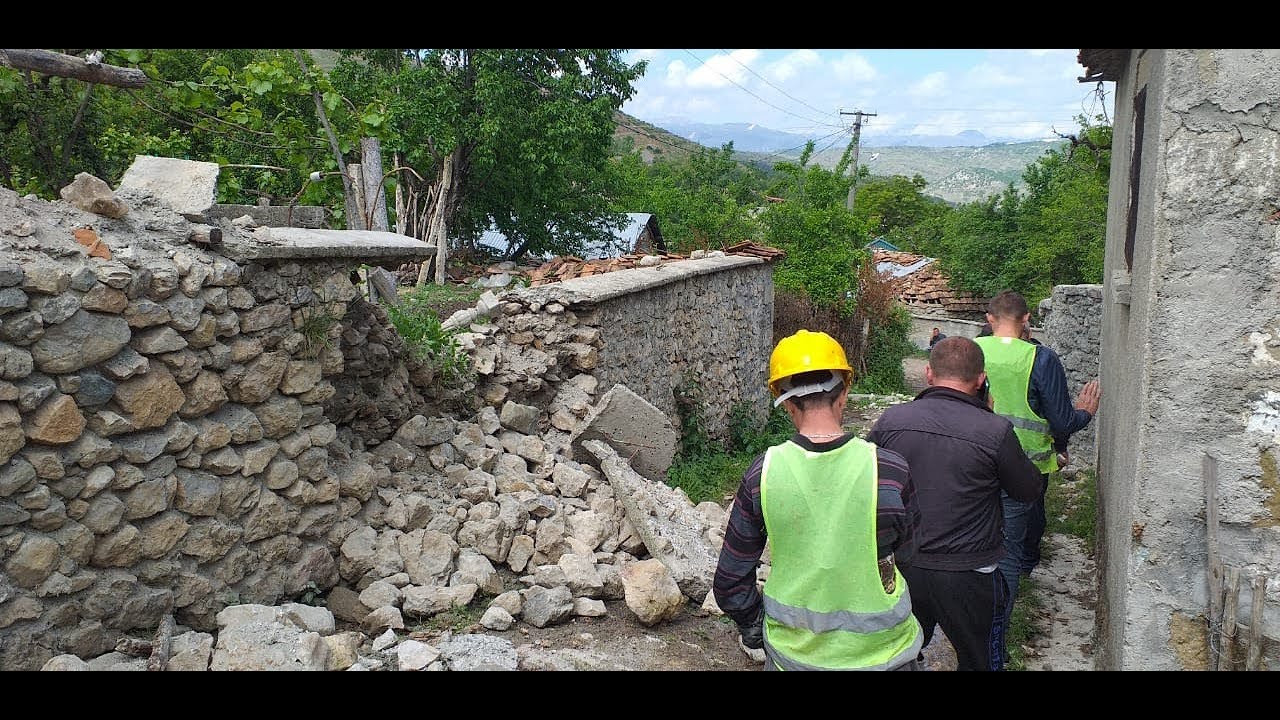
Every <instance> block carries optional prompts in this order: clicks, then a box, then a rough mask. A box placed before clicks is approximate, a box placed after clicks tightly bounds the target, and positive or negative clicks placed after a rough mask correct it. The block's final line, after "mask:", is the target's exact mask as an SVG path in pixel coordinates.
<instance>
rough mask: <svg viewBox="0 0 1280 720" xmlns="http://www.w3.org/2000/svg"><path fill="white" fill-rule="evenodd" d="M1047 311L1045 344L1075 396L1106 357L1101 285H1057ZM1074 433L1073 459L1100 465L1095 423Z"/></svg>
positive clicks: (1073, 396) (1072, 395)
mask: <svg viewBox="0 0 1280 720" xmlns="http://www.w3.org/2000/svg"><path fill="white" fill-rule="evenodd" d="M1041 312H1042V313H1043V314H1044V317H1045V320H1044V331H1045V340H1044V342H1045V344H1046V345H1048V346H1049V347H1051V348H1053V349H1054V351H1056V352H1057V353H1058V357H1059V358H1060V359H1061V360H1062V365H1063V367H1064V368H1065V369H1066V371H1067V391H1068V392H1069V393H1070V394H1071V397H1072V399H1073V400H1074V398H1075V397H1076V396H1077V395H1079V394H1080V388H1082V387H1084V384H1085V383H1087V382H1089V381H1090V380H1094V379H1096V378H1097V377H1098V367H1099V366H1098V361H1099V358H1100V357H1101V356H1102V353H1101V349H1100V347H1099V333H1100V331H1101V329H1102V286H1101V285H1056V286H1054V288H1053V294H1052V295H1051V296H1050V297H1049V301H1048V302H1047V303H1041ZM1096 425H1097V423H1094V422H1090V423H1089V425H1088V427H1086V428H1085V429H1083V430H1081V431H1079V432H1077V433H1076V434H1074V435H1072V436H1071V444H1070V447H1069V452H1070V453H1071V457H1072V458H1073V460H1072V462H1073V463H1074V464H1077V465H1082V466H1086V467H1096V466H1097V449H1096V447H1095V444H1094V436H1095V426H1096Z"/></svg>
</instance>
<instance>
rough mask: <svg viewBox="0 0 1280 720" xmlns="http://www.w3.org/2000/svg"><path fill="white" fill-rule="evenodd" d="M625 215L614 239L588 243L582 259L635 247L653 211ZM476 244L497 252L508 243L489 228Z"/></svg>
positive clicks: (603, 256)
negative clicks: (623, 222) (624, 220)
mask: <svg viewBox="0 0 1280 720" xmlns="http://www.w3.org/2000/svg"><path fill="white" fill-rule="evenodd" d="M626 215H627V224H626V225H623V226H622V228H621V229H619V230H615V231H614V232H613V238H614V239H613V240H606V241H604V242H598V243H590V244H588V245H587V246H586V247H584V248H583V249H582V257H583V259H586V260H589V259H592V258H611V257H618V256H619V255H623V254H626V253H629V252H631V251H632V250H634V249H635V247H636V241H637V240H639V239H640V233H642V232H644V228H645V226H646V225H648V224H649V220H650V219H652V218H653V213H626ZM476 244H477V245H483V246H485V247H488V248H492V249H494V250H496V251H498V252H506V251H507V244H508V243H507V236H506V235H504V234H502V233H501V232H499V231H498V230H496V229H493V228H490V229H488V230H486V231H484V232H483V233H481V234H480V238H479V239H478V240H476Z"/></svg>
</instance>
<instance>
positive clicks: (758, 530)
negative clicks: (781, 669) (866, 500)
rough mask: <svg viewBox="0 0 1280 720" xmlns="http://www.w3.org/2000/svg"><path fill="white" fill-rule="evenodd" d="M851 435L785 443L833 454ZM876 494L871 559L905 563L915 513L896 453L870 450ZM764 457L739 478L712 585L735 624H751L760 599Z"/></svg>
mask: <svg viewBox="0 0 1280 720" xmlns="http://www.w3.org/2000/svg"><path fill="white" fill-rule="evenodd" d="M852 437H853V436H852V435H845V436H843V437H840V438H836V439H835V440H833V441H831V442H826V443H815V442H813V441H811V440H809V439H808V438H806V437H804V436H803V435H794V436H792V438H791V442H794V443H796V444H797V445H799V446H800V447H802V448H804V449H806V450H810V451H813V452H824V451H828V450H834V449H836V448H838V447H840V446H842V445H844V444H845V443H847V442H848V441H849V440H850V439H852ZM876 461H877V466H878V472H879V493H878V495H877V503H876V545H877V550H878V552H877V557H880V558H885V557H887V556H888V555H889V554H890V553H892V554H893V556H894V562H895V563H896V564H897V565H898V566H899V567H907V566H909V565H910V564H911V558H912V556H913V555H915V550H916V527H917V526H918V525H919V522H920V516H919V509H918V508H917V507H916V502H915V491H914V490H913V489H912V485H911V475H910V471H909V469H908V467H907V461H906V459H904V458H903V457H902V456H901V455H899V454H898V453H896V452H894V451H892V450H887V449H885V448H876ZM763 465H764V455H763V454H761V455H760V456H758V457H756V459H755V460H754V461H753V462H752V463H751V466H750V467H748V468H747V472H746V473H745V474H744V475H743V476H742V484H741V485H739V486H738V492H737V494H736V495H735V496H734V501H733V507H732V509H731V510H730V512H729V525H728V527H726V528H725V532H724V546H723V547H722V548H721V549H720V561H719V562H718V563H717V565H716V575H715V581H714V586H713V591H714V593H715V598H716V604H718V605H719V606H720V609H721V610H723V611H724V612H725V614H726V615H728V616H729V617H731V618H733V620H734V622H736V623H738V624H739V625H745V624H748V623H751V622H753V621H754V620H755V618H756V615H757V613H758V612H759V611H760V606H761V604H762V603H763V598H762V597H761V595H760V591H759V589H758V588H757V587H756V566H757V565H759V563H760V556H761V554H763V553H764V546H765V540H766V537H765V527H764V512H763V511H762V510H761V508H760V474H761V471H762V468H763Z"/></svg>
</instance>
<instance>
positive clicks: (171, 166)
mask: <svg viewBox="0 0 1280 720" xmlns="http://www.w3.org/2000/svg"><path fill="white" fill-rule="evenodd" d="M217 188H218V164H217V163H211V162H200V161H198V160H182V159H179V158H168V157H156V156H153V155H138V156H136V157H135V158H134V160H133V164H132V165H130V166H129V169H128V170H125V171H124V177H123V178H121V179H120V187H119V189H120V190H126V191H129V192H132V193H136V194H139V195H149V196H151V197H154V198H155V199H157V200H159V201H160V202H161V203H163V204H164V205H167V206H168V207H170V208H171V209H173V210H174V211H176V212H178V213H180V214H182V215H183V216H184V217H186V218H187V219H188V220H191V221H193V222H199V221H201V220H203V219H204V214H205V213H206V212H208V210H209V208H211V207H213V203H214V199H215V197H216V193H217Z"/></svg>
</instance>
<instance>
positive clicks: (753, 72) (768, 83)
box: [720, 48, 826, 115]
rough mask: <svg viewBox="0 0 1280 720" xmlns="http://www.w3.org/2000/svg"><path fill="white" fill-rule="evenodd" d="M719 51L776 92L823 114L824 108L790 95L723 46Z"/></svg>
mask: <svg viewBox="0 0 1280 720" xmlns="http://www.w3.org/2000/svg"><path fill="white" fill-rule="evenodd" d="M720 52H722V53H724V54H725V55H726V56H727V57H728V58H729V59H730V60H732V61H734V62H736V63H738V64H739V65H742V69H744V70H746V71H747V72H749V73H751V74H752V75H755V76H756V77H758V78H760V79H761V80H763V81H764V83H765V84H766V85H768V86H769V87H771V88H773V89H774V90H777V91H778V92H780V93H782V94H783V95H786V96H787V97H789V98H791V99H792V100H795V101H796V102H798V103H800V104H801V105H804V106H805V107H807V108H809V109H810V110H814V111H817V113H818V114H819V115H821V114H824V113H825V112H826V111H825V110H818V108H816V107H814V106H812V105H810V104H809V103H807V102H805V101H803V100H801V99H800V98H798V97H794V96H792V95H791V94H789V93H788V92H787V91H786V90H783V89H782V88H780V87H778V86H777V85H774V84H773V83H771V82H769V79H768V78H766V77H765V76H763V75H761V74H760V73H758V72H756V71H755V70H752V69H751V68H749V67H747V66H746V65H745V64H743V63H742V62H739V60H738V59H737V58H735V57H734V56H733V55H732V54H731V53H730V52H729V51H728V50H725V49H724V48H721V49H720ZM725 79H726V80H727V79H728V78H725Z"/></svg>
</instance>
